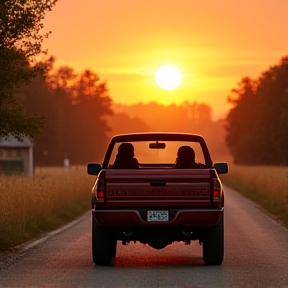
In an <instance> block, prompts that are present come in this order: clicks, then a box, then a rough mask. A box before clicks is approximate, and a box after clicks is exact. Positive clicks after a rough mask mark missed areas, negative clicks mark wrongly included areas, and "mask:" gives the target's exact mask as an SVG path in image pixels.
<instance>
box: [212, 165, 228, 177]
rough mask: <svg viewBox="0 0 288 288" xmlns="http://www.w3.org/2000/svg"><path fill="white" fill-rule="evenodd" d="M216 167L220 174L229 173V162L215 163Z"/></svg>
mask: <svg viewBox="0 0 288 288" xmlns="http://www.w3.org/2000/svg"><path fill="white" fill-rule="evenodd" d="M214 168H215V169H216V171H217V173H218V174H226V173H228V164H227V163H215V164H214Z"/></svg>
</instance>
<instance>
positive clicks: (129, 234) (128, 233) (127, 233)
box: [123, 231, 133, 237]
mask: <svg viewBox="0 0 288 288" xmlns="http://www.w3.org/2000/svg"><path fill="white" fill-rule="evenodd" d="M132 234H133V232H132V231H124V232H123V235H124V236H126V237H129V236H131V235H132Z"/></svg>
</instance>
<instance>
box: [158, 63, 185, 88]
mask: <svg viewBox="0 0 288 288" xmlns="http://www.w3.org/2000/svg"><path fill="white" fill-rule="evenodd" d="M155 80H156V82H157V84H158V86H159V87H161V88H162V89H165V90H173V89H175V88H177V87H178V86H179V85H180V83H181V81H182V74H181V71H180V70H179V69H178V68H177V67H175V66H173V65H165V66H162V67H160V68H159V69H158V71H157V73H156V75H155Z"/></svg>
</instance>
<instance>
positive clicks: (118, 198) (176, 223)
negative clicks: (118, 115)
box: [87, 132, 228, 265]
mask: <svg viewBox="0 0 288 288" xmlns="http://www.w3.org/2000/svg"><path fill="white" fill-rule="evenodd" d="M183 147H184V148H183ZM185 153H186V154H185ZM191 153H192V156H191ZM191 157H192V158H191ZM181 161H182V162H181ZM185 165H186V166H185ZM87 172H88V174H90V175H96V176H97V177H96V181H95V185H94V186H93V188H92V201H91V204H92V258H93V262H94V263H95V265H110V264H111V262H112V260H113V259H114V258H115V257H116V250H117V241H121V242H122V244H123V245H127V244H128V243H129V242H134V243H136V241H139V242H140V243H143V244H148V245H150V246H151V247H153V248H155V249H163V248H165V247H166V246H167V245H170V244H172V243H173V242H174V241H183V242H185V243H186V244H188V245H189V244H190V243H191V241H193V240H198V241H199V244H200V245H202V247H203V248H202V251H203V260H204V263H205V264H206V265H221V263H222V261H223V257H224V225H223V214H224V193H223V187H222V184H221V181H220V179H219V177H218V174H221V173H227V172H228V165H227V163H224V162H223V163H214V164H213V162H212V159H211V156H210V153H209V151H208V148H207V145H206V142H205V140H204V138H203V137H202V136H199V135H194V134H188V133H163V132H162V133H156V132H154V133H133V134H132V133H131V134H123V135H117V136H114V137H113V138H112V139H111V141H110V143H109V145H108V148H107V152H106V155H105V157H104V161H103V164H102V165H101V164H99V163H89V164H88V165H87ZM118 243H119V242H118Z"/></svg>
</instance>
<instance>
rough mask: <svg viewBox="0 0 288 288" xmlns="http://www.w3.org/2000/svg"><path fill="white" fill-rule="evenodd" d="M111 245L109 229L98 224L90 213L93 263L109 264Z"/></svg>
mask: <svg viewBox="0 0 288 288" xmlns="http://www.w3.org/2000/svg"><path fill="white" fill-rule="evenodd" d="M111 247H112V239H111V236H110V233H109V231H108V230H107V229H105V228H103V227H100V226H98V225H97V223H96V221H95V219H94V216H93V215H92V258H93V262H94V263H95V265H99V266H107V265H110V264H111V261H112V249H111ZM115 250H116V249H115ZM115 254H116V251H115Z"/></svg>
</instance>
